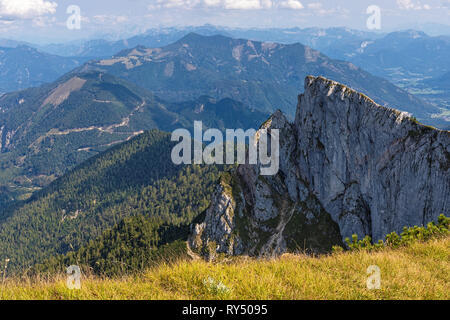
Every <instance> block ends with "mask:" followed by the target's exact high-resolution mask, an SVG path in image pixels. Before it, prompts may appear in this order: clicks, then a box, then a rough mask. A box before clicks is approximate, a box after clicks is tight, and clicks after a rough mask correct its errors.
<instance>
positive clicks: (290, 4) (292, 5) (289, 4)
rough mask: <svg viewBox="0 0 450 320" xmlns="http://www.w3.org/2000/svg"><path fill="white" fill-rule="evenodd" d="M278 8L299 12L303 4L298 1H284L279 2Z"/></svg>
mask: <svg viewBox="0 0 450 320" xmlns="http://www.w3.org/2000/svg"><path fill="white" fill-rule="evenodd" d="M279 6H280V7H281V8H286V9H294V10H300V9H303V8H304V7H303V4H302V3H301V2H300V1H298V0H285V1H282V2H280V4H279Z"/></svg>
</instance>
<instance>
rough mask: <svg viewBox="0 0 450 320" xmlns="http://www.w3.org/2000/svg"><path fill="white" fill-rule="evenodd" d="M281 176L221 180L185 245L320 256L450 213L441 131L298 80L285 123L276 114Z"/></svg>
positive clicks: (320, 82) (269, 125)
mask: <svg viewBox="0 0 450 320" xmlns="http://www.w3.org/2000/svg"><path fill="white" fill-rule="evenodd" d="M262 128H266V129H268V131H269V133H270V130H271V129H279V130H280V170H279V172H278V174H277V175H275V176H262V175H260V174H259V171H260V168H259V166H258V165H253V166H252V165H241V166H239V167H238V168H237V169H236V170H235V172H232V173H230V174H227V175H224V177H223V178H222V181H221V183H220V185H219V186H218V187H217V190H216V193H215V194H214V197H213V200H212V204H211V206H210V208H209V209H208V210H207V212H206V218H205V221H204V222H203V223H202V224H199V225H196V226H195V227H194V228H193V233H192V236H191V238H190V245H191V247H193V248H194V249H197V250H198V251H202V252H203V253H205V254H209V255H210V254H214V253H216V252H223V253H227V254H234V255H237V254H248V255H256V256H260V255H277V254H281V253H284V252H287V251H296V250H305V249H307V250H310V251H312V252H323V251H328V250H330V249H331V247H332V245H334V244H342V240H343V239H344V238H346V237H351V235H352V234H358V236H359V237H363V236H365V235H369V236H371V237H372V238H373V239H374V240H378V239H381V238H383V237H384V236H385V235H386V234H387V233H390V232H392V231H397V232H400V231H401V229H402V228H403V227H404V226H412V225H423V224H426V223H428V222H430V221H433V220H436V219H437V217H438V216H439V214H441V213H444V214H446V215H448V214H449V211H450V196H449V194H450V173H449V168H450V132H449V131H440V130H437V129H434V128H430V127H426V126H423V125H421V124H418V123H417V122H416V121H415V120H414V119H412V118H410V116H409V115H408V114H406V113H401V112H399V111H397V110H394V109H388V108H385V107H382V106H380V105H377V104H376V103H375V102H373V101H372V100H371V99H369V98H368V97H366V96H364V95H362V94H360V93H358V92H355V91H353V90H351V89H349V88H348V87H346V86H344V85H341V84H339V83H336V82H334V81H330V80H327V79H324V78H322V77H318V78H315V77H307V79H306V81H305V93H304V94H303V95H301V96H299V103H298V108H297V114H296V118H295V121H294V123H289V121H288V120H287V119H286V118H285V117H284V116H283V114H282V113H281V112H276V113H275V114H274V115H273V116H272V117H271V118H270V119H269V120H268V121H267V122H266V123H265V124H264V125H263V127H262Z"/></svg>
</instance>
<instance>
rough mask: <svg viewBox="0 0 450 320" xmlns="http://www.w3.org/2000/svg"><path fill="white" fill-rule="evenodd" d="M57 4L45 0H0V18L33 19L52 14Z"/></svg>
mask: <svg viewBox="0 0 450 320" xmlns="http://www.w3.org/2000/svg"><path fill="white" fill-rule="evenodd" d="M57 6H58V4H57V3H56V2H52V1H46V0H0V18H1V19H8V20H18V19H35V18H39V17H42V16H44V15H47V14H54V13H55V12H56V7H57Z"/></svg>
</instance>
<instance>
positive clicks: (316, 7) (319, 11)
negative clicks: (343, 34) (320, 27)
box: [308, 2, 349, 16]
mask: <svg viewBox="0 0 450 320" xmlns="http://www.w3.org/2000/svg"><path fill="white" fill-rule="evenodd" d="M308 9H310V10H312V11H314V14H315V15H319V16H328V15H335V14H340V15H342V16H344V15H347V14H348V13H349V11H348V9H345V8H342V7H337V8H324V7H323V5H322V3H320V2H312V3H309V4H308Z"/></svg>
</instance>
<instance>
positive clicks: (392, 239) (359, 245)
mask: <svg viewBox="0 0 450 320" xmlns="http://www.w3.org/2000/svg"><path fill="white" fill-rule="evenodd" d="M449 234H450V218H449V217H446V216H445V215H443V214H441V215H440V216H439V218H438V221H437V224H436V223H434V222H430V223H428V224H427V226H426V227H424V226H422V227H418V226H414V227H410V228H408V227H404V228H403V232H402V233H401V234H400V236H399V235H398V234H397V233H396V232H392V233H389V234H388V235H386V238H385V241H384V242H383V240H379V241H378V243H376V244H373V243H372V239H371V238H370V237H369V236H365V237H364V239H362V240H358V235H356V234H354V235H353V236H352V240H350V239H349V238H346V239H345V242H346V244H347V247H348V249H349V250H350V251H355V250H366V251H372V250H379V249H382V248H385V247H389V248H398V247H400V246H406V245H409V244H412V243H414V242H418V241H419V242H423V241H427V240H430V239H433V238H438V237H442V236H447V235H449ZM333 252H337V251H335V250H334V248H333Z"/></svg>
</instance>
